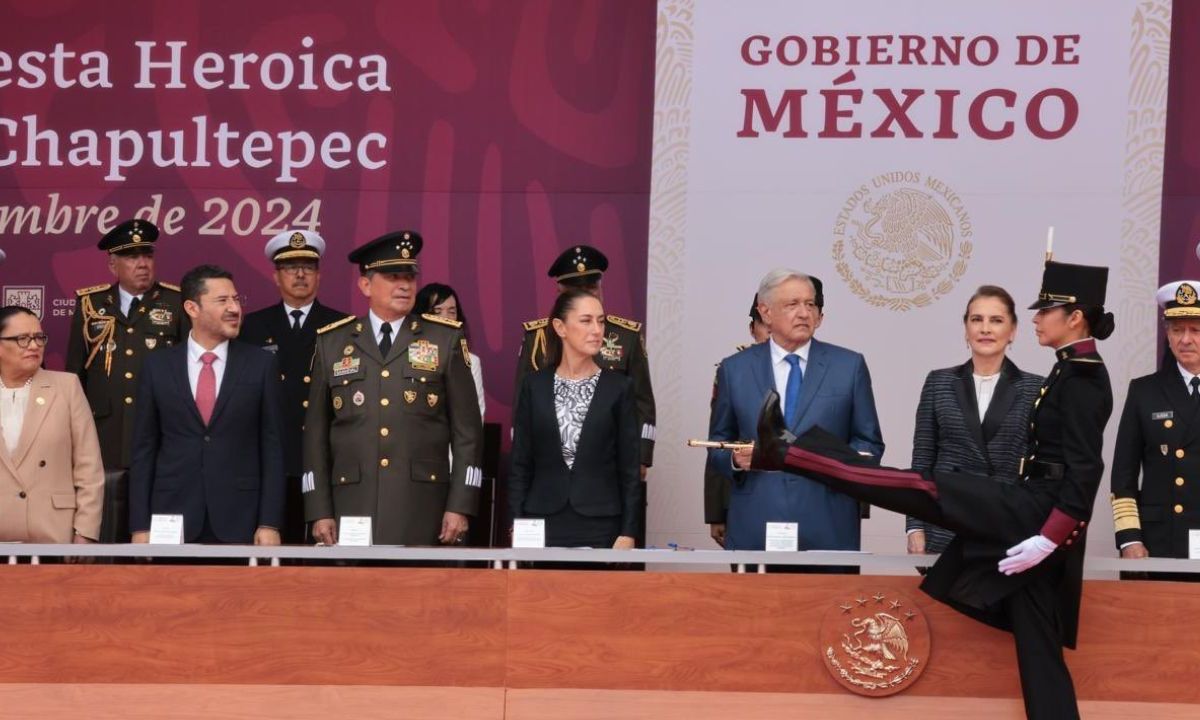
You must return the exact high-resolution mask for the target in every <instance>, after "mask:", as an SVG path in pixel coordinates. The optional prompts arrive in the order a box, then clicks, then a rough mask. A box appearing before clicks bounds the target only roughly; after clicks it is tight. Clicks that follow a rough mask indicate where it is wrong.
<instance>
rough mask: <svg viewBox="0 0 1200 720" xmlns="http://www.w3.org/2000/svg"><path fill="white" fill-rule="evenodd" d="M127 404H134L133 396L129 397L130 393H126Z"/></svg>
mask: <svg viewBox="0 0 1200 720" xmlns="http://www.w3.org/2000/svg"><path fill="white" fill-rule="evenodd" d="M125 404H126V405H132V404H133V398H131V397H129V396H128V395H126V396H125Z"/></svg>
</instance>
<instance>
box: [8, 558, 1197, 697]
mask: <svg viewBox="0 0 1200 720" xmlns="http://www.w3.org/2000/svg"><path fill="white" fill-rule="evenodd" d="M917 580H918V578H915V577H894V576H865V575H864V576H836V575H734V574H707V573H660V572H639V573H634V572H629V573H623V572H585V571H574V572H567V571H543V570H516V571H510V570H467V569H413V568H344V567H337V568H334V567H283V568H272V567H258V568H247V567H166V566H105V565H92V566H70V565H66V566H48V565H42V566H36V567H34V566H28V565H19V566H3V567H0V588H3V596H4V601H3V608H4V621H3V624H2V626H0V683H2V684H0V717H4V718H49V717H71V718H88V719H94V718H109V717H112V718H118V717H119V718H155V719H159V718H185V719H186V718H197V719H198V718H204V719H205V720H212V719H213V718H222V717H231V718H262V717H281V718H308V717H313V718H317V717H319V718H323V719H325V720H335V719H340V718H353V719H356V720H361V719H364V718H438V719H439V720H445V719H447V718H469V719H472V720H474V719H476V718H479V719H486V718H512V719H525V718H528V719H534V718H538V719H540V718H572V719H574V718H656V719H663V718H687V719H688V720H706V719H708V718H721V719H722V720H730V719H731V718H737V719H742V718H795V717H814V718H839V717H855V718H859V717H861V716H863V715H864V713H870V714H872V715H873V714H876V713H878V714H879V717H887V718H908V717H911V718H922V720H928V719H930V718H959V717H970V718H971V720H986V719H988V718H1020V717H1023V713H1022V711H1021V702H1020V689H1019V686H1018V682H1017V673H1016V668H1015V656H1014V652H1013V647H1012V641H1011V639H1010V637H1009V636H1008V635H1007V634H1005V633H1002V632H999V631H996V630H992V629H990V628H987V627H984V626H982V625H979V624H977V623H974V622H972V621H970V620H968V619H966V618H964V617H962V616H960V615H958V614H957V613H954V612H953V611H951V610H948V609H947V608H945V607H943V606H941V605H939V604H937V603H935V602H933V601H932V600H930V599H929V598H927V597H926V596H924V595H923V594H922V593H920V591H918V590H917V589H916V585H917ZM1198 590H1200V588H1198V587H1197V586H1196V585H1189V584H1182V583H1165V582H1163V583H1159V582H1155V583H1150V582H1106V581H1089V582H1087V584H1086V589H1085V593H1084V602H1083V626H1082V628H1081V632H1080V637H1081V642H1080V649H1079V650H1078V651H1076V652H1070V653H1068V660H1069V662H1070V664H1071V668H1072V672H1073V673H1074V677H1075V682H1076V686H1077V691H1078V694H1079V697H1080V699H1081V701H1082V707H1083V712H1084V717H1089V718H1109V717H1111V718H1118V717H1120V718H1130V717H1136V718H1138V720H1148V719H1149V718H1160V717H1161V718H1173V719H1175V718H1189V717H1194V718H1200V682H1197V681H1196V680H1195V677H1194V673H1195V671H1196V669H1198V668H1200V620H1198V619H1200V592H1198ZM860 592H861V593H876V592H885V593H900V594H903V595H906V596H907V597H908V598H910V599H911V600H912V601H913V602H914V603H916V604H917V605H918V607H920V608H921V610H923V611H924V613H925V616H926V618H927V619H928V622H929V626H930V631H931V635H932V652H931V656H930V658H929V662H928V667H927V669H926V671H925V673H924V675H923V676H921V677H920V679H919V680H917V682H916V684H915V685H913V686H912V687H911V688H910V689H909V690H907V691H906V692H904V693H902V694H900V695H897V696H894V697H891V698H884V699H867V698H860V697H857V696H854V695H851V694H849V693H847V692H845V691H843V690H842V689H841V688H840V687H839V686H837V685H836V684H835V683H834V682H833V680H832V679H831V678H830V676H829V674H828V673H827V672H826V670H825V668H824V666H823V665H822V661H821V658H820V655H819V653H818V631H819V626H820V623H821V620H822V618H823V616H824V614H825V612H826V610H828V609H829V608H830V607H832V606H833V605H834V604H835V603H837V602H839V601H841V600H842V599H843V598H844V597H847V596H850V595H854V594H858V593H860Z"/></svg>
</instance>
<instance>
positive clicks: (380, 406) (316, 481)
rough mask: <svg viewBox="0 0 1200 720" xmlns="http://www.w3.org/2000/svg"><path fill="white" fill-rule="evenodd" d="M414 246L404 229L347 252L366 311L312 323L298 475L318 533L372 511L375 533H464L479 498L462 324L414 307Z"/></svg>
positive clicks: (452, 538)
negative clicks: (314, 331)
mask: <svg viewBox="0 0 1200 720" xmlns="http://www.w3.org/2000/svg"><path fill="white" fill-rule="evenodd" d="M421 245H422V240H421V236H420V235H419V234H417V233H416V232H412V231H401V232H394V233H389V234H387V235H384V236H383V237H380V238H377V239H375V240H373V241H371V242H369V243H367V244H366V245H363V246H362V247H359V248H357V249H356V250H354V251H353V252H351V253H350V261H351V262H353V263H355V264H357V265H358V267H359V272H360V273H361V274H362V276H361V277H360V278H359V280H358V287H359V290H361V291H362V294H363V295H364V296H366V297H367V301H368V306H369V311H368V312H367V314H366V315H363V316H361V317H357V318H356V317H347V318H343V319H341V320H338V321H337V322H334V323H330V324H328V325H326V326H324V327H322V328H320V329H318V330H317V341H316V352H315V353H314V355H313V365H312V371H311V378H312V383H311V390H310V392H309V396H308V412H307V415H306V416H305V422H304V466H305V473H304V475H303V477H302V478H301V486H302V489H303V491H304V509H305V518H306V519H307V520H308V521H309V522H312V523H313V530H312V534H313V537H315V538H316V539H317V541H318V542H322V543H325V544H334V543H335V542H336V541H337V528H338V522H339V521H340V519H341V518H344V517H347V516H354V517H370V518H371V519H372V522H371V529H372V535H373V538H372V541H373V542H374V543H375V544H379V545H433V544H436V543H438V542H440V543H443V544H448V543H461V542H463V541H464V540H465V538H466V534H467V529H468V524H467V523H468V517H469V516H471V515H474V514H475V512H476V509H477V507H478V505H479V494H480V487H482V485H483V473H482V471H481V469H480V466H479V462H480V458H481V457H482V452H483V423H482V420H481V419H480V417H479V401H478V398H477V397H476V394H475V381H474V379H473V378H472V377H471V368H470V362H471V360H470V355H469V353H468V349H467V340H466V338H465V337H464V336H463V333H462V330H461V323H459V322H456V321H454V320H446V319H443V318H441V317H438V316H436V315H421V316H417V317H414V316H412V314H411V313H412V309H413V303H414V302H415V300H416V295H417V272H418V267H417V255H418V254H419V253H420V251H421ZM451 452H453V456H454V464H453V467H451V466H450V453H451Z"/></svg>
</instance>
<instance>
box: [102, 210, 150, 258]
mask: <svg viewBox="0 0 1200 720" xmlns="http://www.w3.org/2000/svg"><path fill="white" fill-rule="evenodd" d="M155 240H158V227H157V226H155V224H154V223H152V222H149V221H147V220H136V219H135V220H126V221H125V222H123V223H121V224H120V225H118V226H116V227H115V228H113V229H112V230H111V231H109V233H108V234H107V235H105V236H104V237H102V238H100V242H98V243H96V247H98V248H100V249H101V250H104V251H106V252H107V253H108V254H109V255H137V254H141V253H153V252H154V241H155Z"/></svg>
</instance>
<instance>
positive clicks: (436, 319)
mask: <svg viewBox="0 0 1200 720" xmlns="http://www.w3.org/2000/svg"><path fill="white" fill-rule="evenodd" d="M421 319H423V320H428V321H429V322H431V323H437V324H439V325H448V326H450V327H452V328H460V327H462V323H460V322H459V321H457V320H451V319H450V318H444V317H442V316H441V315H432V314H430V313H424V314H422V315H421Z"/></svg>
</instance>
